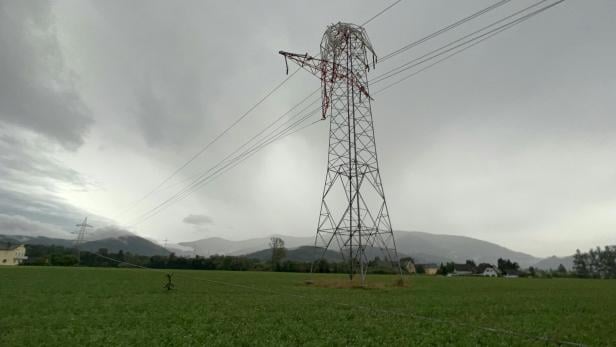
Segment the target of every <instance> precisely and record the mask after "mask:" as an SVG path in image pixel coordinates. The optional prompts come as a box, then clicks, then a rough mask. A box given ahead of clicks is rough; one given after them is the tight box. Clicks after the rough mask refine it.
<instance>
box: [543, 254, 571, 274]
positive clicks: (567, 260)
mask: <svg viewBox="0 0 616 347" xmlns="http://www.w3.org/2000/svg"><path fill="white" fill-rule="evenodd" d="M560 264H563V266H564V267H565V268H566V269H567V270H569V271H571V270H573V256H572V255H570V256H568V257H557V256H551V257H549V258H545V259H541V260H540V261H539V262H537V263H536V264H535V265H533V266H534V267H535V268H537V269H540V270H557V269H558V266H559V265H560Z"/></svg>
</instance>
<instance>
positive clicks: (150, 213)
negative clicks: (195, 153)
mask: <svg viewBox="0 0 616 347" xmlns="http://www.w3.org/2000/svg"><path fill="white" fill-rule="evenodd" d="M545 1H547V0H543V1H540V2H538V3H536V4H534V5H531V6H529V7H527V8H525V9H523V10H520V11H517V12H516V13H514V14H512V15H509V16H507V17H505V18H503V19H501V20H499V21H497V22H494V23H492V24H490V25H488V26H486V27H484V28H482V29H480V30H477V31H475V32H473V33H471V34H469V35H466V36H464V37H463V38H461V39H458V40H455V41H453V42H451V43H449V44H447V45H445V46H443V47H441V48H439V49H437V50H434V51H432V52H430V53H428V54H427V55H424V56H422V57H420V58H418V59H421V58H423V57H426V58H425V59H423V60H421V62H419V63H417V64H415V65H412V66H407V65H408V63H406V64H403V65H402V67H403V68H402V69H400V67H398V68H395V69H393V70H391V71H388V72H386V73H385V74H382V75H380V76H378V77H377V81H376V82H373V83H377V82H380V81H383V80H386V79H389V78H391V77H394V76H396V75H397V74H399V73H402V72H403V71H406V70H408V69H410V68H412V67H414V66H417V65H419V64H422V63H425V62H427V61H430V60H432V59H435V58H437V57H439V56H441V55H444V54H446V53H449V52H451V51H452V50H454V49H457V48H460V47H462V46H464V45H468V44H469V43H472V42H474V41H475V42H474V43H472V44H471V45H468V46H467V47H465V48H462V49H461V50H459V51H457V52H454V53H453V54H450V55H448V56H446V57H445V58H443V59H440V60H438V61H436V62H434V63H433V64H430V65H428V66H426V67H424V68H422V69H421V70H419V71H416V72H414V73H413V74H411V75H409V76H406V77H404V78H403V79H402V80H398V81H396V82H394V83H392V84H391V85H388V86H386V87H384V88H382V89H380V90H378V91H377V92H376V93H379V94H380V93H382V92H383V91H384V90H386V89H388V88H390V87H392V86H393V85H395V84H398V83H400V82H402V81H403V80H405V79H408V78H410V77H412V76H414V75H416V74H417V73H419V72H421V71H424V70H426V69H428V68H430V67H432V66H434V65H436V64H438V63H440V62H442V61H444V60H446V59H449V58H451V57H452V56H454V55H457V54H459V53H461V52H463V51H465V50H466V49H469V48H471V47H472V46H474V45H476V44H478V43H480V42H482V41H484V40H486V39H488V38H490V37H492V36H494V35H496V34H498V33H500V32H502V31H504V30H507V29H509V28H511V27H513V26H514V25H517V24H519V23H521V22H523V21H525V20H527V19H529V18H531V17H533V16H535V15H537V14H539V13H541V12H543V11H545V10H547V9H549V8H551V7H553V6H555V5H557V4H559V3H561V2H563V1H564V0H560V1H557V2H555V3H553V4H551V5H548V6H545V7H543V8H541V9H539V10H536V11H534V12H531V13H529V14H527V15H525V16H523V17H520V18H518V19H515V20H513V21H511V22H508V23H506V24H504V25H502V26H499V27H497V28H495V29H493V30H490V31H489V32H486V33H484V34H482V35H479V36H477V37H474V38H472V39H470V40H467V41H465V42H463V43H462V44H459V45H456V46H454V47H452V48H450V49H448V50H445V51H443V52H440V53H438V54H436V55H432V56H430V54H433V53H434V52H438V51H439V50H442V49H443V48H445V47H448V46H450V45H451V44H453V43H456V42H460V41H461V40H464V38H468V37H471V36H472V35H474V34H477V33H479V32H481V31H484V30H485V29H487V28H490V27H492V26H494V25H496V24H498V23H502V22H503V21H505V20H507V19H509V18H512V17H514V16H516V15H518V14H520V13H523V12H525V11H528V10H529V9H531V8H533V7H536V6H537V5H539V4H541V3H544V2H545ZM418 59H415V60H413V61H416V60H418ZM392 71H394V73H392ZM317 91H318V89H317V90H315V91H314V92H313V93H312V94H311V95H309V96H308V97H306V98H304V99H303V100H302V101H301V102H300V104H301V103H302V102H304V101H305V100H307V99H308V98H309V97H310V96H312V95H314V93H316V92H317ZM316 101H318V99H317V100H315V101H313V104H314V103H315V102H316ZM296 106H297V105H296ZM296 106H294V108H295V107H296ZM317 110H318V109H317ZM285 114H288V112H287V113H285ZM307 117H308V115H306V116H305V118H302V121H303V120H305V119H307ZM281 118H282V117H281ZM279 119H280V118H279ZM277 121H278V120H276V121H274V123H272V124H270V126H271V125H273V124H275V123H276V122H277ZM283 124H284V123H283ZM296 124H297V123H295V124H294V125H292V126H295V125H296ZM270 126H268V127H266V128H265V129H263V130H262V131H261V132H260V133H259V134H257V135H255V136H253V138H251V139H250V140H249V141H248V142H247V143H245V144H244V145H242V146H240V148H238V149H236V151H234V152H233V153H232V154H231V155H233V154H234V153H237V152H238V151H239V150H241V149H242V148H244V147H245V146H246V145H247V144H248V143H250V142H251V141H252V140H253V139H254V138H256V137H257V136H258V135H260V134H262V133H263V132H264V131H265V130H267V129H268V128H269V127H270ZM292 126H291V127H292ZM291 127H288V128H286V129H285V130H283V131H282V132H280V133H277V134H274V133H273V132H271V133H270V135H269V136H270V137H269V138H267V137H265V138H263V139H261V142H260V143H257V144H255V145H253V147H251V148H249V149H247V150H246V151H245V152H244V153H242V154H239V155H238V156H236V157H234V158H233V159H231V160H230V161H227V159H228V158H229V157H230V156H231V155H228V156H227V157H226V158H225V159H223V160H222V161H221V162H219V163H218V164H217V165H215V166H214V167H212V168H210V169H209V170H208V171H206V172H205V173H204V174H202V175H201V176H200V177H199V178H198V179H197V180H195V181H194V182H193V183H192V184H190V185H188V186H187V187H185V188H184V189H182V190H181V191H180V192H178V193H176V194H174V195H173V196H172V197H170V198H169V199H167V200H165V201H164V202H163V203H161V204H159V205H157V206H156V207H154V208H153V209H151V210H149V211H148V212H146V213H144V214H142V215H141V216H140V217H139V220H138V222H137V224H139V223H142V222H143V221H145V220H147V219H149V218H151V217H152V216H153V215H155V214H158V212H160V209H161V208H162V207H164V206H165V205H168V204H169V203H173V202H175V201H179V199H183V198H185V197H186V196H188V195H190V194H191V193H192V192H194V191H195V190H196V189H198V188H199V187H200V186H202V185H204V184H206V183H209V182H211V180H212V177H214V178H215V177H218V176H220V175H222V174H224V173H225V172H226V171H228V170H230V169H231V168H233V167H235V166H236V165H238V164H239V163H240V162H241V161H243V160H245V159H246V158H247V157H249V156H252V155H253V154H254V153H256V152H257V151H258V150H260V149H262V148H263V147H265V146H267V145H269V144H270V143H272V142H273V141H276V140H278V139H279V138H281V137H284V136H287V135H290V134H286V135H284V133H285V131H289V129H290V128H291ZM279 128H280V126H279ZM225 161H227V162H226V164H225ZM220 165H224V166H223V167H221V168H218V169H217V170H216V171H215V172H214V173H212V174H210V175H207V174H208V173H210V172H211V171H212V170H214V169H216V168H217V167H218V166H220Z"/></svg>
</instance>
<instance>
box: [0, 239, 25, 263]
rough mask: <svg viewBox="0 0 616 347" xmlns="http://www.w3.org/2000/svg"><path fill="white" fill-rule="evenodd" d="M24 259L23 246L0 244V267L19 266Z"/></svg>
mask: <svg viewBox="0 0 616 347" xmlns="http://www.w3.org/2000/svg"><path fill="white" fill-rule="evenodd" d="M26 259H28V257H26V247H25V246H24V245H12V244H10V243H8V244H6V243H4V244H0V265H19V264H21V262H22V261H23V260H26Z"/></svg>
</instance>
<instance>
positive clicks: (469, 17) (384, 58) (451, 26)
mask: <svg viewBox="0 0 616 347" xmlns="http://www.w3.org/2000/svg"><path fill="white" fill-rule="evenodd" d="M510 1H511V0H501V1H499V2H497V3H495V4H492V5H490V6H488V7H486V8H483V9H481V10H480V11H478V12H475V13H473V14H471V15H470V16H467V17H465V18H462V19H460V20H459V21H457V22H455V23H452V24H450V25H448V26H446V27H444V28H442V29H440V30H437V31H435V32H433V33H432V34H430V35H428V36H425V37H423V38H421V39H419V40H417V41H414V42H411V43H409V44H407V45H405V46H403V47H402V48H399V49H397V50H395V51H393V52H391V53H388V54H386V55H384V56H383V57H382V58H380V59H379V62H384V61H386V60H388V59H390V58H393V57H394V56H396V55H398V54H400V53H403V52H406V51H408V50H409V49H411V48H413V47H415V46H417V45H419V44H421V43H424V42H425V41H428V40H430V39H433V38H435V37H437V36H439V35H441V34H443V33H445V32H447V31H449V30H451V29H454V28H457V27H459V26H460V25H462V24H464V23H466V22H468V21H471V20H473V19H475V18H476V17H479V16H481V15H482V14H485V13H488V12H490V11H492V10H494V9H496V8H499V7H501V6H502V5H504V4H506V3H508V2H510Z"/></svg>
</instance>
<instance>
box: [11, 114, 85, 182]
mask: <svg viewBox="0 0 616 347" xmlns="http://www.w3.org/2000/svg"><path fill="white" fill-rule="evenodd" d="M11 130H13V131H15V129H9V128H3V127H2V126H0V181H3V182H4V184H5V187H6V186H7V185H11V184H22V185H25V186H27V187H30V188H32V187H33V186H38V187H42V188H45V189H47V190H54V183H57V182H61V183H67V184H71V185H73V186H74V188H76V189H87V184H86V182H85V179H84V178H83V177H82V176H81V175H80V174H79V173H78V172H77V171H75V170H73V169H71V168H70V167H66V166H64V165H62V164H61V163H60V162H58V161H57V160H56V159H54V158H53V156H52V153H51V152H50V151H48V147H49V143H46V142H48V141H40V140H39V141H36V140H32V139H30V140H29V139H28V138H27V137H26V136H24V135H25V134H24V133H23V132H22V136H18V135H15V134H14V133H13V134H11V133H10V131H11Z"/></svg>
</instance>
